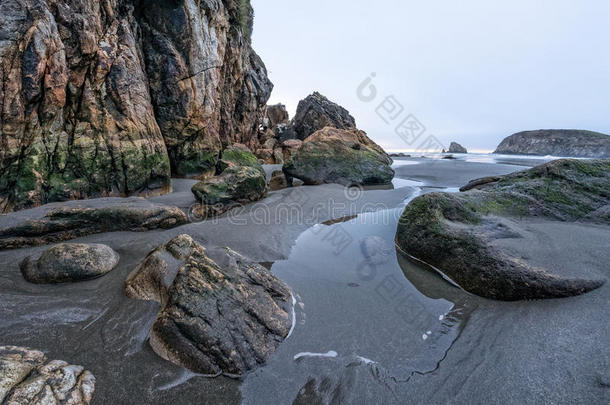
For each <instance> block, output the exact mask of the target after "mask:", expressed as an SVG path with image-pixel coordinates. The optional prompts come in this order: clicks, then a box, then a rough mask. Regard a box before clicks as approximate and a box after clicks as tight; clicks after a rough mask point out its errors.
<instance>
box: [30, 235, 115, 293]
mask: <svg viewBox="0 0 610 405" xmlns="http://www.w3.org/2000/svg"><path fill="white" fill-rule="evenodd" d="M118 263H119V254H118V253H117V252H115V251H114V250H113V249H112V248H110V247H109V246H106V245H102V244H83V243H60V244H58V245H55V246H53V247H52V248H49V249H47V250H45V251H44V252H43V253H42V254H41V255H40V257H39V258H38V259H35V258H33V257H27V258H25V259H24V261H23V262H22V263H21V273H22V274H23V277H24V278H25V279H26V280H27V281H29V282H31V283H37V284H48V283H65V282H70V281H83V280H88V279H91V278H95V277H99V276H103V275H104V274H106V273H108V272H109V271H111V270H112V269H114V268H115V267H116V265H117V264H118Z"/></svg>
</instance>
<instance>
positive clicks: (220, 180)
mask: <svg viewBox="0 0 610 405" xmlns="http://www.w3.org/2000/svg"><path fill="white" fill-rule="evenodd" d="M219 168H220V170H222V172H221V173H220V174H218V175H217V176H214V177H210V178H207V179H205V180H203V181H200V182H199V183H197V184H195V185H194V186H193V187H192V189H191V191H192V192H193V194H194V195H195V198H196V199H197V202H198V203H199V204H200V206H198V207H197V211H198V212H197V215H198V216H199V217H202V218H207V217H209V216H214V215H220V214H222V213H223V212H226V211H228V210H230V209H231V208H234V207H236V206H239V205H241V204H247V203H250V202H253V201H257V200H260V199H261V198H262V197H263V196H264V195H265V191H266V187H267V180H266V176H265V170H264V169H263V167H262V166H261V164H260V163H259V162H258V159H257V158H256V156H254V155H253V154H252V152H250V151H249V150H247V149H243V148H239V147H234V148H230V149H227V150H225V151H224V152H223V154H222V159H221V161H220V162H219Z"/></svg>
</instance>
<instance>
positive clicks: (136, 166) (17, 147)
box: [0, 0, 273, 211]
mask: <svg viewBox="0 0 610 405" xmlns="http://www.w3.org/2000/svg"><path fill="white" fill-rule="evenodd" d="M251 29H252V8H251V6H250V3H249V1H248V0H207V1H201V0H199V1H198V0H172V1H170V0H166V1H152V0H103V1H99V2H90V1H85V0H4V1H2V3H1V4H0V172H1V174H2V176H1V177H0V211H9V210H12V209H22V208H26V207H30V206H36V205H40V204H43V203H46V202H52V201H63V200H68V199H81V198H90V197H99V196H124V195H134V194H138V195H143V194H144V195H150V194H158V193H163V192H166V191H167V190H169V188H170V176H171V174H172V172H173V174H174V175H177V176H188V175H192V174H199V173H203V172H206V171H209V170H213V168H214V167H215V164H216V161H217V159H218V156H219V153H220V152H221V151H222V149H223V148H224V147H225V146H227V145H230V144H232V143H236V142H239V143H244V144H246V145H248V146H250V147H251V148H254V147H255V146H257V145H258V128H259V126H260V125H261V124H262V120H263V114H264V110H265V105H266V102H267V100H268V98H269V95H270V92H271V89H272V87H273V86H272V84H271V82H270V81H269V80H268V78H267V72H266V69H265V66H264V64H263V62H262V61H261V59H260V58H259V57H258V56H257V55H256V53H254V51H253V50H252V49H251V46H250V34H251Z"/></svg>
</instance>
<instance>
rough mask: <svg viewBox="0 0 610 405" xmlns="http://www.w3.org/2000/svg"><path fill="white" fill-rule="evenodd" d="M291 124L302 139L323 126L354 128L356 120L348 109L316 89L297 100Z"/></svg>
mask: <svg viewBox="0 0 610 405" xmlns="http://www.w3.org/2000/svg"><path fill="white" fill-rule="evenodd" d="M292 126H293V128H294V131H295V132H296V134H297V137H298V139H301V140H304V139H306V138H307V137H308V136H310V135H311V134H313V133H314V132H316V131H319V130H321V129H323V128H324V127H333V128H338V129H356V121H355V120H354V117H352V116H351V115H350V114H349V111H347V110H346V109H345V108H343V107H341V106H340V105H338V104H335V103H333V102H332V101H330V100H329V99H327V98H326V97H324V96H323V95H322V94H320V93H318V92H317V91H316V92H314V93H313V94H311V95H309V96H307V97H306V98H305V99H304V100H301V101H299V105H298V106H297V113H296V115H295V116H294V119H293V122H292Z"/></svg>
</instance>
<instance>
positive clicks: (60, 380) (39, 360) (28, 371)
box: [0, 346, 95, 405]
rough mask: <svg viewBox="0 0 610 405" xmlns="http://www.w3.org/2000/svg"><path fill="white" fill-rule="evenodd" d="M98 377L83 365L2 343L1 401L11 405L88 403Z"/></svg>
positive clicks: (0, 352) (85, 404)
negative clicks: (50, 359) (72, 363)
mask: <svg viewBox="0 0 610 405" xmlns="http://www.w3.org/2000/svg"><path fill="white" fill-rule="evenodd" d="M94 391H95V377H94V376H93V374H91V372H89V371H87V370H85V369H84V368H83V367H81V366H75V365H71V364H68V363H66V362H65V361H61V360H53V361H47V358H46V356H45V355H44V354H43V353H42V352H40V351H38V350H31V349H28V348H25V347H17V346H0V403H2V404H10V405H52V404H70V405H87V404H89V403H91V399H92V397H93V392H94Z"/></svg>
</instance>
